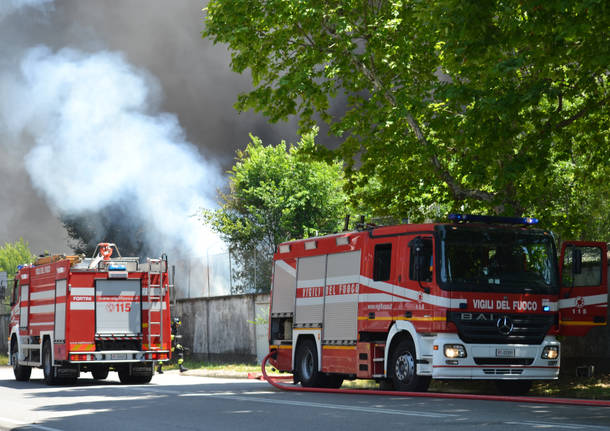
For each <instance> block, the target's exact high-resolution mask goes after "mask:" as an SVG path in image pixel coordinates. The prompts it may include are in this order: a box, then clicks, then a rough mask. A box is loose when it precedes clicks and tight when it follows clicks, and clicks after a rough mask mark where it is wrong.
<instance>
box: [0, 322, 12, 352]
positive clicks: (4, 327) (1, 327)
mask: <svg viewBox="0 0 610 431" xmlns="http://www.w3.org/2000/svg"><path fill="white" fill-rule="evenodd" d="M10 320H11V316H10V314H0V353H1V354H3V355H6V354H7V353H8V323H9V322H10Z"/></svg>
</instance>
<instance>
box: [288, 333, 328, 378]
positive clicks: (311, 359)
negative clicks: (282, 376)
mask: <svg viewBox="0 0 610 431" xmlns="http://www.w3.org/2000/svg"><path fill="white" fill-rule="evenodd" d="M295 368H296V372H297V375H298V377H299V380H300V381H301V386H303V387H304V388H313V387H320V386H323V384H324V382H323V380H324V376H323V375H322V374H321V373H320V372H319V371H318V352H317V350H316V345H315V343H314V342H313V340H311V339H307V340H305V341H303V342H302V343H300V344H299V348H298V350H297V355H296V364H295Z"/></svg>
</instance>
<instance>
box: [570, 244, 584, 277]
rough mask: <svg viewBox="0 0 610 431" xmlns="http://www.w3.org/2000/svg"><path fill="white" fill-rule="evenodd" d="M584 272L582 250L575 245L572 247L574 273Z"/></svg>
mask: <svg viewBox="0 0 610 431" xmlns="http://www.w3.org/2000/svg"><path fill="white" fill-rule="evenodd" d="M581 273H582V250H581V249H579V248H576V247H574V248H573V249H572V274H581Z"/></svg>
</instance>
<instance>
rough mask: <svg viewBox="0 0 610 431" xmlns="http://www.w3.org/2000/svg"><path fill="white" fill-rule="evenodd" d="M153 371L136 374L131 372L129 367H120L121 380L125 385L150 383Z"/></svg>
mask: <svg viewBox="0 0 610 431" xmlns="http://www.w3.org/2000/svg"><path fill="white" fill-rule="evenodd" d="M152 376H153V373H152V371H151V372H150V374H143V375H136V376H134V375H133V374H131V373H130V372H129V367H125V368H121V369H119V380H120V381H121V383H123V384H124V385H138V384H145V383H150V381H151V380H152Z"/></svg>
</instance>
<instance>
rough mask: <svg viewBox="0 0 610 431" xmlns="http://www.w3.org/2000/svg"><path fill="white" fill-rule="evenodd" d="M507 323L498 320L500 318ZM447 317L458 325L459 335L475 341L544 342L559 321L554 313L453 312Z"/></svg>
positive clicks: (468, 340)
mask: <svg viewBox="0 0 610 431" xmlns="http://www.w3.org/2000/svg"><path fill="white" fill-rule="evenodd" d="M505 317H506V318H508V323H509V325H508V327H510V331H508V330H507V325H506V322H505V321H503V322H501V324H499V323H498V321H499V320H500V319H504V318H505ZM447 320H448V321H449V322H453V323H454V324H455V326H457V330H458V335H459V336H460V338H461V339H462V341H464V342H465V343H472V344H487V343H491V344H540V343H541V342H542V340H543V339H544V337H545V335H546V334H547V333H548V331H549V329H550V328H551V326H553V323H554V322H555V316H554V315H552V314H501V313H479V312H460V311H451V312H449V313H448V315H447Z"/></svg>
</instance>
